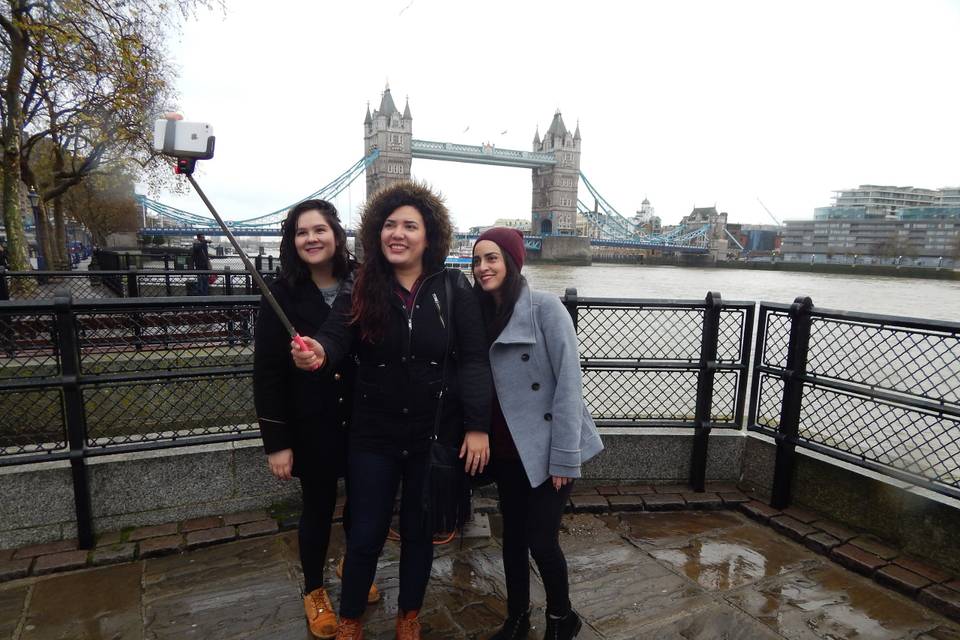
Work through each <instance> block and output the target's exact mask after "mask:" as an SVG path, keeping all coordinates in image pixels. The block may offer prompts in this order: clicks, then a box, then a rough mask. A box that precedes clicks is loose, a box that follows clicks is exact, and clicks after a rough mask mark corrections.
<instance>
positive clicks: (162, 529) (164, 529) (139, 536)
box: [127, 522, 177, 542]
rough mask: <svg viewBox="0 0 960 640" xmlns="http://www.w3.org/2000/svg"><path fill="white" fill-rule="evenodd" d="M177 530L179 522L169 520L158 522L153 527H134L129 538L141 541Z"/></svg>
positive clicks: (132, 540) (133, 540) (168, 534)
mask: <svg viewBox="0 0 960 640" xmlns="http://www.w3.org/2000/svg"><path fill="white" fill-rule="evenodd" d="M176 532H177V523H176V522H169V523H167V524H158V525H154V526H152V527H140V528H139V529H134V530H133V531H131V532H130V535H129V536H127V540H128V541H130V542H139V541H141V540H146V539H147V538H159V537H161V536H170V535H173V534H175V533H176Z"/></svg>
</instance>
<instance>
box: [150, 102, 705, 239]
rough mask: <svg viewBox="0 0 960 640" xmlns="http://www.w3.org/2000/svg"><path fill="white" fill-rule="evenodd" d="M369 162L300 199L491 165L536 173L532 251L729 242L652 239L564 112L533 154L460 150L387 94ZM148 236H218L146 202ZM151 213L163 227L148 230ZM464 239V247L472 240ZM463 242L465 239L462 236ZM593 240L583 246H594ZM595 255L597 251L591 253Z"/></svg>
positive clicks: (242, 227) (208, 224)
mask: <svg viewBox="0 0 960 640" xmlns="http://www.w3.org/2000/svg"><path fill="white" fill-rule="evenodd" d="M363 133H364V135H363V144H364V147H363V151H364V155H363V157H362V158H361V159H360V160H358V161H357V162H355V163H354V164H353V165H351V166H350V167H349V168H348V169H347V170H346V171H344V172H343V173H342V174H340V175H339V176H337V177H336V178H334V179H333V180H332V181H331V182H329V183H328V184H326V185H325V186H323V187H321V188H320V189H318V190H317V191H314V192H313V193H311V194H308V195H306V196H304V197H303V198H300V199H299V200H298V201H297V202H299V201H301V200H305V199H308V198H323V199H326V200H332V199H333V198H335V197H336V196H337V195H339V194H340V193H342V192H343V191H344V190H345V189H347V188H348V187H349V186H350V185H351V184H352V183H353V182H354V181H355V180H356V179H357V178H359V177H360V175H361V174H363V175H364V177H365V181H366V195H367V197H368V198H369V197H370V196H371V195H373V194H374V193H376V192H377V191H378V190H380V189H382V188H384V187H387V186H389V185H391V184H395V183H397V182H400V181H404V180H409V179H410V177H411V166H412V163H413V159H414V158H422V159H429V160H442V161H451V162H462V163H469V164H487V165H494V166H502V167H515V168H520V169H529V170H530V171H531V173H532V195H531V206H530V209H531V213H530V227H529V233H528V234H527V241H528V245H530V246H529V248H531V249H541V248H542V247H543V243H544V239H545V238H549V239H550V241H551V242H552V241H553V239H554V238H556V239H557V240H556V242H559V243H563V244H564V245H565V246H568V247H569V246H572V245H571V242H576V241H575V240H574V237H575V236H577V231H578V215H579V216H580V217H581V220H582V221H583V222H581V224H580V227H581V230H582V229H583V228H584V223H585V225H586V236H587V238H588V239H589V243H590V245H593V247H594V248H595V250H596V248H598V247H614V248H619V249H623V250H627V251H631V250H640V249H648V250H661V251H671V252H678V253H701V254H705V253H708V252H709V247H710V243H711V239H715V238H717V237H719V236H721V235H722V233H723V232H722V231H720V230H718V229H713V230H711V224H710V223H709V222H700V221H697V223H694V224H684V223H682V224H680V225H678V226H677V227H675V228H673V229H672V230H670V231H669V232H667V233H649V232H647V233H644V232H643V231H642V230H641V229H640V228H639V227H638V226H637V225H636V224H635V223H634V222H633V221H632V220H629V219H628V218H626V217H625V216H623V215H622V214H620V212H619V211H617V210H616V209H615V208H614V207H613V206H612V205H611V204H610V203H609V202H608V201H607V200H606V198H604V197H603V196H602V195H601V194H600V192H599V191H598V190H597V189H596V187H595V186H594V185H593V184H592V183H591V182H590V181H589V180H588V179H587V177H586V176H585V175H584V174H583V173H582V172H581V170H580V156H581V144H582V137H581V134H580V124H579V122H578V123H577V125H576V127H575V129H574V131H572V132H571V131H570V130H569V129H568V128H567V126H566V124H565V123H564V121H563V117H562V115H561V113H560V111H559V110H557V111H556V112H555V113H554V115H553V119H552V121H551V123H550V126H549V128H548V129H547V131H546V132H545V133H544V134H543V136H542V137H541V135H540V131H539V128H537V130H536V133H535V134H534V138H533V142H532V145H531V149H530V150H528V151H524V150H515V149H502V148H499V147H497V146H495V145H492V144H483V145H470V144H461V143H454V142H438V141H432V140H418V139H416V138H414V137H413V115H412V113H411V111H410V102H409V100H407V101H406V104H405V105H404V109H403V111H402V112H401V111H400V110H399V109H398V108H397V106H396V104H395V103H394V101H393V96H392V94H391V92H390V87H389V86H388V87H386V89H385V90H384V92H383V94H382V96H381V99H380V105H379V108H377V109H374V110H373V111H371V110H370V106H369V104H368V105H367V112H366V116H365V118H364V120H363ZM581 181H582V182H583V184H584V186H585V187H586V189H587V192H588V193H589V195H590V197H591V198H592V199H593V202H594V205H593V207H592V208H591V207H590V206H588V205H587V204H586V203H584V202H583V201H582V200H581V198H580V196H579V186H580V182H581ZM140 202H141V204H142V206H143V211H144V226H143V229H142V230H141V233H142V234H143V235H146V236H156V235H164V236H170V235H173V236H176V235H194V234H196V233H204V234H209V235H217V233H218V229H217V227H216V225H215V224H214V222H213V220H212V219H211V218H210V217H208V216H206V215H201V214H195V213H190V212H187V211H183V210H181V209H176V208H173V207H169V206H167V205H164V204H162V203H160V202H157V201H155V200H151V199H149V198H145V197H141V198H140ZM293 204H295V203H291V204H289V205H287V206H284V207H281V208H279V209H276V210H274V211H271V212H269V213H266V214H263V215H259V216H256V217H253V218H248V219H246V220H238V221H228V222H227V224H228V225H229V226H230V227H231V230H232V231H233V233H234V234H236V235H246V236H270V235H279V234H280V222H282V220H283V219H284V217H285V215H286V212H287V211H288V210H289V208H290V207H291V206H292V205H293ZM147 213H150V214H151V217H153V218H154V219H156V220H158V224H155V225H151V224H147ZM460 235H462V238H460V239H463V240H467V239H469V238H470V237H471V236H469V235H467V234H460ZM458 238H459V236H458ZM587 238H583V239H582V240H583V244H584V246H586V241H587ZM588 251H589V250H588Z"/></svg>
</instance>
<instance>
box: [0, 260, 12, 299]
mask: <svg viewBox="0 0 960 640" xmlns="http://www.w3.org/2000/svg"><path fill="white" fill-rule="evenodd" d="M9 299H10V287H9V286H8V285H7V270H6V269H5V268H3V267H0V300H9Z"/></svg>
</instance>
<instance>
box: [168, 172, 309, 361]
mask: <svg viewBox="0 0 960 640" xmlns="http://www.w3.org/2000/svg"><path fill="white" fill-rule="evenodd" d="M179 160H180V161H179V162H178V163H177V165H178V166H177V169H178V171H177V172H178V173H183V174H186V176H187V180H189V181H190V184H191V186H193V188H194V189H196V190H197V193H198V194H200V199H201V200H203V204H205V205H207V209H210V213H212V214H213V217H214V218H215V219H216V221H217V224H219V225H220V229H222V230H223V233H224V234H225V235H226V236H227V240H229V241H230V244H232V245H233V249H234V251H236V252H237V255H239V256H240V260H242V261H243V266H244V267H246V269H247V271H248V272H249V273H250V277H252V278H253V281H254V283H255V284H256V285H257V287H258V288H259V289H260V293H262V294H263V297H264V298H266V300H267V302H268V303H270V307H271V308H273V312H274V313H276V314H277V317H278V318H280V322H281V323H282V324H283V326H284V328H285V329H286V330H287V332H288V333H289V334H290V338H291V339H293V341H294V342H295V343H296V344H297V348H298V349H300V351H309V349H307V345H306V343H305V342H304V341H303V338H301V337H300V334H299V333H297V330H296V329H294V328H293V324H292V323H291V322H290V319H289V318H287V314H285V313H284V312H283V309H281V308H280V303H278V302H277V299H276V298H274V297H273V294H272V293H271V292H270V287H269V286H267V283H266V281H265V280H264V279H263V276H261V275H260V272H259V271H257V268H256V267H255V266H253V263H252V262H250V258H248V257H247V254H246V253H244V251H243V249H241V248H240V243H239V242H237V239H236V238H235V237H233V234H232V233H230V229H228V228H227V225H226V223H224V221H223V220H222V219H221V218H220V214H218V213H217V210H216V209H214V208H213V204H211V202H210V201H209V200H208V199H207V194H205V193H204V192H203V189H201V188H200V185H198V184H197V181H196V180H194V179H193V164H194V163H193V162H192V160H193V158H189V159H179ZM183 160H189V161H191V162H186V163H185V162H183ZM185 165H189V167H188V166H185ZM228 277H229V276H228ZM315 368H318V369H319V367H315Z"/></svg>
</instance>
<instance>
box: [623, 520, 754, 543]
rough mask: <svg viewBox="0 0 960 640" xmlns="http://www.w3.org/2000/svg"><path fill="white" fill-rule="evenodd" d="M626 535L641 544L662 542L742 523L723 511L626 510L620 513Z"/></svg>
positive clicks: (671, 541)
mask: <svg viewBox="0 0 960 640" xmlns="http://www.w3.org/2000/svg"><path fill="white" fill-rule="evenodd" d="M620 520H621V521H622V523H623V527H624V528H625V530H626V535H627V536H628V537H629V538H630V539H631V540H633V541H634V542H636V543H637V544H643V545H656V546H664V545H670V544H674V543H676V542H682V541H684V540H688V539H689V538H691V537H693V536H698V535H702V534H704V533H707V532H709V531H714V530H717V529H729V528H731V527H737V526H741V525H743V524H744V521H743V520H741V519H740V518H739V517H738V516H736V515H735V514H733V513H728V512H725V511H677V512H663V513H630V514H623V515H621V516H620Z"/></svg>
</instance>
